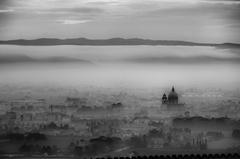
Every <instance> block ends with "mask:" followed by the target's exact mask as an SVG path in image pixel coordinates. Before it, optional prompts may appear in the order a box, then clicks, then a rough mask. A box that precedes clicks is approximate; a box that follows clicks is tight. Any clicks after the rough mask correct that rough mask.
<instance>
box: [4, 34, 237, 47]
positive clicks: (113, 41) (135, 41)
mask: <svg viewBox="0 0 240 159" xmlns="http://www.w3.org/2000/svg"><path fill="white" fill-rule="evenodd" d="M0 45H29V46H54V45H92V46H94V45H95V46H108V45H109V46H113V45H170V46H174V45H175V46H213V47H223V48H225V47H234V48H240V44H238V43H198V42H189V41H180V40H151V39H141V38H129V39H125V38H110V39H88V38H84V37H82V38H67V39H58V38H39V39H32V40H27V39H16V40H5V41H4V40H0Z"/></svg>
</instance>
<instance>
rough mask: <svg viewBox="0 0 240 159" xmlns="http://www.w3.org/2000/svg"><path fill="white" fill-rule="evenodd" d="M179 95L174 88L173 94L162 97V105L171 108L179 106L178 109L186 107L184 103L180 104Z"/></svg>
mask: <svg viewBox="0 0 240 159" xmlns="http://www.w3.org/2000/svg"><path fill="white" fill-rule="evenodd" d="M178 99H179V98H178V94H177V92H176V91H175V88H174V86H173V87H172V90H171V92H170V93H169V94H168V96H167V95H166V94H165V93H164V94H163V96H162V104H163V105H167V106H168V107H170V106H174V107H175V106H177V107H181V106H184V104H182V103H179V100H178Z"/></svg>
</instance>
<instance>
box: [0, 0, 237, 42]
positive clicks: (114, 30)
mask: <svg viewBox="0 0 240 159" xmlns="http://www.w3.org/2000/svg"><path fill="white" fill-rule="evenodd" d="M41 37H52V38H55V37H56V38H76V37H87V38H98V39H102V38H112V37H123V38H134V37H138V38H149V39H163V40H186V41H196V42H217V43H218V42H238V43H240V1H238V0H0V39H19V38H26V39H34V38H41Z"/></svg>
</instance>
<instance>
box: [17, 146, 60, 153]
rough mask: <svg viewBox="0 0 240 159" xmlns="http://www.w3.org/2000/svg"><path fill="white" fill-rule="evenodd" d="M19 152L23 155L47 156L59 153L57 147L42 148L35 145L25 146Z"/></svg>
mask: <svg viewBox="0 0 240 159" xmlns="http://www.w3.org/2000/svg"><path fill="white" fill-rule="evenodd" d="M18 151H19V152H20V153H23V154H47V155H54V154H57V153H58V147H57V146H55V145H54V146H49V145H47V146H40V145H33V144H23V145H22V146H20V147H19V149H18Z"/></svg>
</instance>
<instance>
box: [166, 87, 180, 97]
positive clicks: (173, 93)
mask: <svg viewBox="0 0 240 159" xmlns="http://www.w3.org/2000/svg"><path fill="white" fill-rule="evenodd" d="M176 98H178V94H177V93H176V92H175V89H174V87H172V91H171V92H170V93H169V94H168V99H176Z"/></svg>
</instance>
